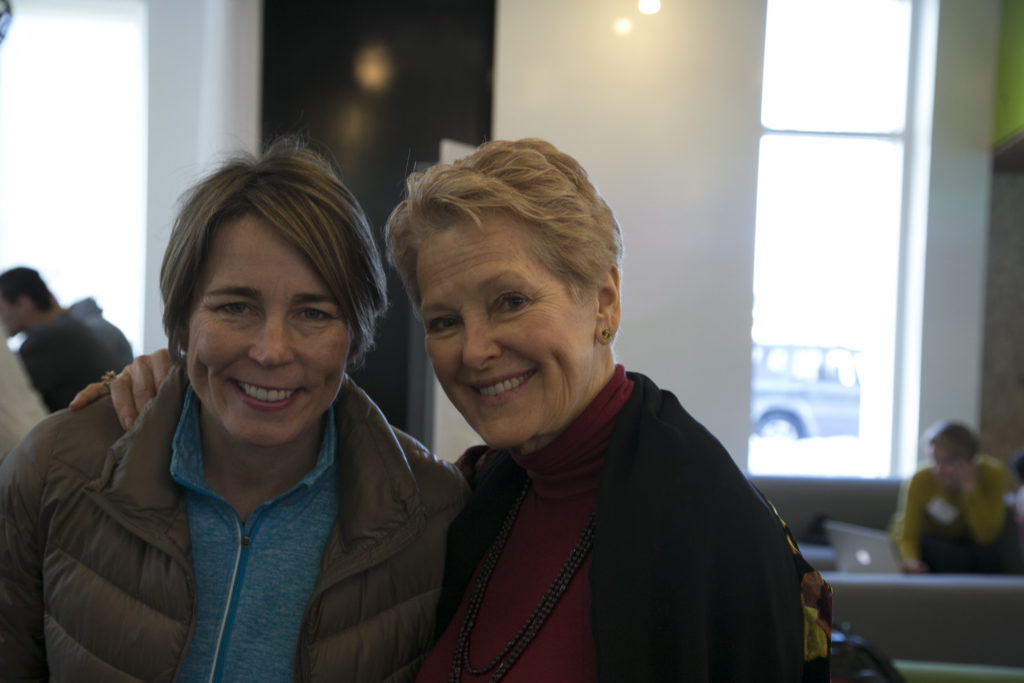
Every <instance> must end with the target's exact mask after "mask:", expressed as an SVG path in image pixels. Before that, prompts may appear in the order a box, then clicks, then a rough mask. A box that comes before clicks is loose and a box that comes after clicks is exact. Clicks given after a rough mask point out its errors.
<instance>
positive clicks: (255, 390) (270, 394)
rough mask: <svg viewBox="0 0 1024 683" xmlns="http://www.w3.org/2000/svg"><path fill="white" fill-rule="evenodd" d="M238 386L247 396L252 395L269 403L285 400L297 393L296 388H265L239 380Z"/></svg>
mask: <svg viewBox="0 0 1024 683" xmlns="http://www.w3.org/2000/svg"><path fill="white" fill-rule="evenodd" d="M238 386H240V387H241V388H242V391H244V392H245V393H246V395H247V396H252V397H253V398H255V399H256V400H258V401H266V402H267V403H274V402H276V401H283V400H285V399H286V398H288V397H289V396H291V395H292V394H294V393H295V390H294V389H264V388H263V387H258V386H256V385H255V384H246V383H245V382H239V383H238Z"/></svg>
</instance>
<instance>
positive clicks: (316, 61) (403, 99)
mask: <svg viewBox="0 0 1024 683" xmlns="http://www.w3.org/2000/svg"><path fill="white" fill-rule="evenodd" d="M264 12H265V14H264V62H263V107H262V116H263V137H264V140H265V141H266V140H269V139H272V138H274V137H277V136H279V135H282V134H286V133H299V134H302V135H304V136H306V137H308V138H310V139H311V140H313V141H315V142H317V143H320V144H322V145H324V146H326V147H327V148H328V149H329V150H330V151H331V152H332V153H333V154H334V156H335V158H336V160H337V162H338V165H339V167H340V168H341V170H342V173H343V175H344V180H345V183H346V184H347V185H348V186H349V188H350V189H351V190H352V191H353V192H354V193H355V195H356V196H357V197H358V198H359V200H360V202H361V203H362V205H363V208H364V209H365V210H366V213H367V215H368V216H369V217H370V221H371V222H372V223H373V225H374V227H375V229H376V230H377V233H378V238H380V237H381V235H382V231H383V226H384V223H385V221H386V219H387V216H388V214H389V213H390V211H391V209H392V208H393V207H394V205H395V204H396V203H397V202H398V201H400V200H401V198H402V193H403V189H404V180H405V177H406V176H407V175H408V173H409V172H410V171H411V170H412V169H413V167H414V165H416V164H429V163H431V162H434V161H436V160H437V148H438V142H439V140H440V139H441V138H443V137H446V138H453V139H456V140H461V141H464V142H470V143H474V144H477V143H480V142H482V141H483V140H485V139H486V138H487V137H488V136H489V134H490V126H491V67H492V60H493V48H494V2H493V0H398V1H382V2H354V1H343V0H334V1H328V0H265V2H264ZM381 246H382V247H383V244H382V243H381ZM388 294H389V299H390V301H391V308H390V309H389V311H388V316H387V318H386V319H385V321H384V322H383V324H382V325H381V328H380V330H379V332H378V335H377V346H376V348H375V349H374V351H373V352H371V354H370V356H369V357H368V359H367V363H366V365H365V367H364V368H363V369H362V370H359V371H356V372H355V373H353V376H354V377H355V379H356V381H357V382H359V384H360V385H361V386H362V387H363V388H364V389H365V390H366V391H367V392H368V393H369V394H370V395H371V396H372V397H373V398H374V400H375V401H377V403H378V404H379V405H380V406H381V408H382V409H383V410H384V413H385V414H386V415H387V416H388V417H389V418H390V419H391V421H392V422H393V423H394V424H395V425H397V426H399V427H401V428H403V429H406V430H407V431H409V432H411V433H412V434H414V435H415V436H417V437H419V438H421V439H423V440H425V441H427V442H428V443H429V442H430V441H431V440H432V438H431V434H430V432H429V420H428V418H429V415H430V412H429V410H426V409H425V407H426V406H427V404H426V403H425V402H426V401H428V396H427V392H426V387H428V386H429V384H427V382H426V379H427V377H429V367H428V364H427V361H426V356H425V353H424V351H423V341H422V331H421V329H420V326H419V322H418V320H416V319H415V316H414V314H413V311H412V309H411V306H410V305H409V302H408V299H407V298H406V296H405V292H404V291H403V290H402V287H401V284H400V282H399V280H398V278H397V275H396V274H395V273H394V271H393V270H392V269H391V268H390V267H389V269H388Z"/></svg>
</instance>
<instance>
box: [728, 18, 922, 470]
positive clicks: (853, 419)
mask: <svg viewBox="0 0 1024 683" xmlns="http://www.w3.org/2000/svg"><path fill="white" fill-rule="evenodd" d="M910 4H911V3H910V0H769V2H768V19H767V29H766V37H765V64H764V87H763V91H764V92H763V99H762V124H763V126H764V128H765V130H764V134H763V136H762V138H761V146H760V158H759V167H758V190H757V220H756V239H755V252H754V311H753V329H752V338H753V344H754V349H753V354H752V360H753V369H752V387H751V395H752V400H751V424H752V435H751V439H750V451H749V456H748V469H749V471H750V472H752V473H756V474H797V473H799V474H812V475H814V474H817V475H823V476H829V475H844V476H866V477H878V476H888V475H890V474H893V473H892V472H891V471H890V469H891V457H890V451H891V441H892V414H893V402H892V387H893V381H894V379H893V378H894V362H895V361H894V358H895V346H896V315H897V306H896V302H897V292H898V287H899V277H898V275H899V274H898V267H899V249H900V235H901V230H902V223H901V221H902V216H901V210H902V198H903V188H902V184H903V163H904V126H905V118H906V101H907V91H908V62H909V45H910V42H909V41H910V9H911V7H910Z"/></svg>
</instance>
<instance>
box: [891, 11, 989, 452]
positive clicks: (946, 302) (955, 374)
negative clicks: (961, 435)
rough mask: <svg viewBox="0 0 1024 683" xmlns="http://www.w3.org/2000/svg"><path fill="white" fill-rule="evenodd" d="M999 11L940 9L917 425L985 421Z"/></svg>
mask: <svg viewBox="0 0 1024 683" xmlns="http://www.w3.org/2000/svg"><path fill="white" fill-rule="evenodd" d="M999 17H1000V3H999V2H998V0H985V1H984V2H969V3H968V2H959V1H957V0H946V1H945V2H942V4H941V9H940V12H939V43H938V55H937V60H936V67H935V70H936V79H935V113H934V121H933V129H932V155H931V164H930V171H929V174H930V177H931V190H930V192H929V195H928V237H927V247H926V251H925V273H924V278H925V279H924V300H923V319H922V326H921V337H922V340H923V342H922V349H921V383H920V402H919V406H920V407H919V418H918V420H919V422H918V434H920V433H921V432H922V431H923V430H924V429H926V428H927V427H928V426H929V425H931V424H933V423H934V422H935V421H937V420H940V419H950V418H958V419H961V420H965V421H967V422H968V423H969V424H972V425H974V426H976V427H977V426H979V424H980V417H981V371H982V349H983V333H984V326H985V276H986V265H987V264H986V260H987V252H988V225H989V217H988V210H989V195H990V192H991V178H992V130H993V122H994V119H995V113H994V112H995V109H994V105H995V95H994V93H995V82H996V72H997V68H998V64H997V50H998V45H999ZM915 443H916V442H915ZM903 453H904V454H905V457H907V458H910V459H913V458H915V457H916V456H917V455H918V449H917V448H916V447H915V444H907V446H906V447H905V448H904V450H903Z"/></svg>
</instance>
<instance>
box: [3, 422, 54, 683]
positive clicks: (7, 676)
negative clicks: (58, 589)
mask: <svg viewBox="0 0 1024 683" xmlns="http://www.w3.org/2000/svg"><path fill="white" fill-rule="evenodd" d="M41 433H45V429H39V428H37V429H36V430H34V431H33V432H32V433H30V435H29V436H28V437H26V439H25V440H24V441H22V443H21V444H20V445H19V446H18V447H16V448H15V449H14V450H13V451H11V453H10V454H8V455H7V457H6V458H4V460H3V461H2V462H0V662H2V663H3V666H0V681H36V680H38V681H45V680H47V679H48V678H49V672H48V670H47V665H46V651H45V647H44V644H43V582H42V575H41V569H40V557H41V553H40V545H39V544H40V542H41V539H40V529H39V508H40V500H41V497H42V491H43V486H44V477H43V473H42V468H41V466H40V464H39V462H38V461H37V459H36V458H35V456H34V452H35V451H37V450H40V449H39V441H40V434H41Z"/></svg>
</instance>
